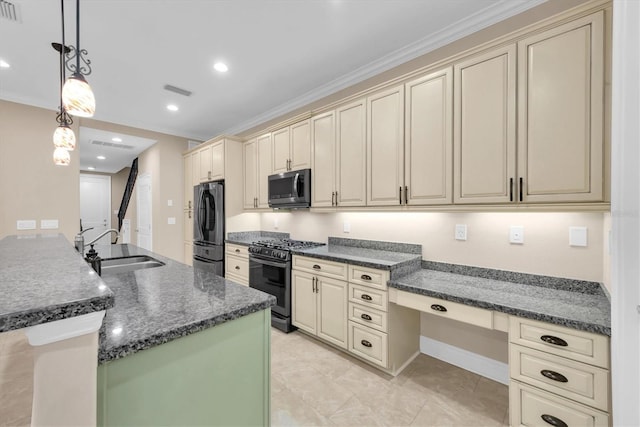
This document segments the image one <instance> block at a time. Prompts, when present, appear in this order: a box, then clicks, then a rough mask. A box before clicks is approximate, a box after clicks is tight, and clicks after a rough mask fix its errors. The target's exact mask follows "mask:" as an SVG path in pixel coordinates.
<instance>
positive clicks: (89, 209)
mask: <svg viewBox="0 0 640 427" xmlns="http://www.w3.org/2000/svg"><path fill="white" fill-rule="evenodd" d="M80 221H82V229H83V230H86V229H88V228H92V227H93V230H89V231H87V232H85V233H84V241H85V242H90V241H91V240H93V239H94V238H96V237H97V236H99V235H100V233H102V232H104V231H106V230H108V229H109V228H111V177H110V176H106V175H93V174H84V173H81V174H80ZM98 243H101V244H108V243H109V238H108V237H104V240H101V241H100V242H98Z"/></svg>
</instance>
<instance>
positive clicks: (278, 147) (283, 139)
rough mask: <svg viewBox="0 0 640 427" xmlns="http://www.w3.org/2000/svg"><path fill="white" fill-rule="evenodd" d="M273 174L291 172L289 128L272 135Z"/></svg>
mask: <svg viewBox="0 0 640 427" xmlns="http://www.w3.org/2000/svg"><path fill="white" fill-rule="evenodd" d="M272 144H273V167H272V169H273V173H281V172H286V171H287V170H289V128H288V127H286V128H284V129H280V130H277V131H275V132H273V134H272Z"/></svg>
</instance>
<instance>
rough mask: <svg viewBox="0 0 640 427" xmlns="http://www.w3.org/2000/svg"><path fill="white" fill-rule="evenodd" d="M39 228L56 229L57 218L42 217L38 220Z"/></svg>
mask: <svg viewBox="0 0 640 427" xmlns="http://www.w3.org/2000/svg"><path fill="white" fill-rule="evenodd" d="M40 228H41V229H42V230H56V229H57V228H58V220H57V219H42V220H40Z"/></svg>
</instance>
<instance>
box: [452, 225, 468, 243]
mask: <svg viewBox="0 0 640 427" xmlns="http://www.w3.org/2000/svg"><path fill="white" fill-rule="evenodd" d="M455 238H456V240H467V224H456V232H455Z"/></svg>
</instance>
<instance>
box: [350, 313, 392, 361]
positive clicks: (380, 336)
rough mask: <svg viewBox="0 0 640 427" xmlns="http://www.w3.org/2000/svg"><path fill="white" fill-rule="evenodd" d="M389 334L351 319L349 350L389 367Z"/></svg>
mask: <svg viewBox="0 0 640 427" xmlns="http://www.w3.org/2000/svg"><path fill="white" fill-rule="evenodd" d="M387 349H388V343H387V334H385V333H384V332H380V331H376V330H373V329H371V328H367V327H366V326H362V325H359V324H358V323H355V322H351V321H349V351H350V352H351V353H353V354H356V355H358V356H360V357H362V358H363V359H365V360H368V361H369V362H372V363H375V364H376V365H380V366H382V367H383V368H386V367H387Z"/></svg>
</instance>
